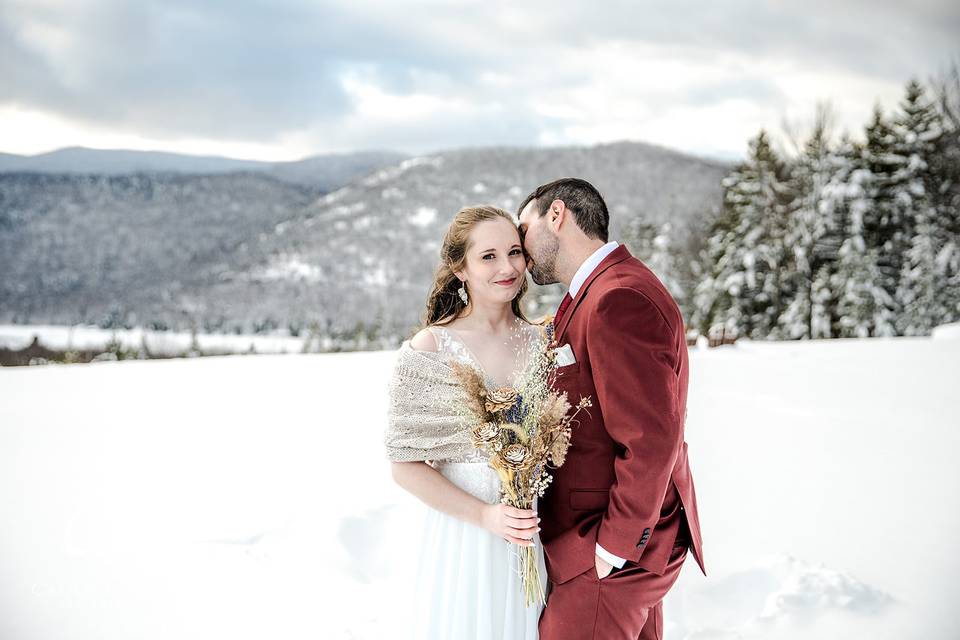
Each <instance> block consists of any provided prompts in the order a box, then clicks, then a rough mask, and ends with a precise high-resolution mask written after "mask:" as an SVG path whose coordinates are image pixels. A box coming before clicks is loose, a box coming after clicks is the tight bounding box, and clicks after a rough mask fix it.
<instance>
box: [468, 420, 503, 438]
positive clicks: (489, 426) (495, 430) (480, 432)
mask: <svg viewBox="0 0 960 640" xmlns="http://www.w3.org/2000/svg"><path fill="white" fill-rule="evenodd" d="M499 437H500V427H498V426H497V425H496V423H494V422H484V423H483V424H481V425H477V426H476V427H474V429H473V440H474V442H481V443H486V442H493V441H494V440H496V439H497V438H499Z"/></svg>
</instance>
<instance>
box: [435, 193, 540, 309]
mask: <svg viewBox="0 0 960 640" xmlns="http://www.w3.org/2000/svg"><path fill="white" fill-rule="evenodd" d="M497 217H501V218H503V219H505V220H507V221H509V222H510V224H512V225H514V227H516V224H515V223H514V222H513V218H511V217H510V214H509V213H507V212H506V211H504V210H503V209H500V208H498V207H494V206H491V205H479V206H474V207H464V208H463V209H460V211H458V212H457V215H455V216H454V217H453V221H452V222H451V223H450V226H449V227H448V228H447V233H446V235H445V236H444V237H443V245H442V246H441V247H440V264H439V265H438V266H437V270H436V273H435V274H434V277H433V288H432V290H431V291H430V295H429V296H428V297H427V313H426V315H425V316H424V324H425V325H427V326H429V325H435V324H440V325H443V324H449V323H450V322H452V321H453V320H455V319H456V318H458V317H460V314H461V313H463V310H464V309H466V308H467V305H466V303H464V301H463V300H461V299H460V295H459V294H458V293H457V290H458V289H459V288H460V285H461V284H463V285H464V286H466V284H465V283H461V282H460V278H458V277H457V276H456V273H455V272H457V271H460V270H461V269H463V268H464V267H465V266H466V264H467V246H468V244H469V241H470V232H471V231H472V230H473V228H474V227H476V226H477V225H478V224H479V223H481V222H485V221H487V220H496V219H497ZM521 277H522V278H523V282H522V283H521V284H520V289H519V291H517V295H516V296H515V297H514V299H513V301H512V302H511V303H510V308H511V309H513V314H514V315H515V316H517V317H518V318H520V319H522V320H524V321H527V318H526V316H525V315H523V309H522V302H523V296H524V294H526V292H527V286H528V285H527V278H526V274H525V273H524V274H523V275H521ZM469 293H470V291H469V289H468V290H467V294H468V295H469Z"/></svg>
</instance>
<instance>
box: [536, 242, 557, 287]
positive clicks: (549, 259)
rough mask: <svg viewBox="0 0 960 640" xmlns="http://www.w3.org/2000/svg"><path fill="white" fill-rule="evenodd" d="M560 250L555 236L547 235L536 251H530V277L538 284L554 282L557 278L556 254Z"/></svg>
mask: <svg viewBox="0 0 960 640" xmlns="http://www.w3.org/2000/svg"><path fill="white" fill-rule="evenodd" d="M559 252H560V241H559V240H557V238H556V236H552V235H547V236H546V240H545V241H544V244H543V245H542V246H540V247H539V250H538V251H537V252H536V253H531V254H530V257H531V258H533V266H532V267H530V277H531V278H532V279H533V281H534V282H536V283H537V284H539V285H547V284H554V283H556V282H559V280H558V279H557V275H556V271H557V254H558V253H559Z"/></svg>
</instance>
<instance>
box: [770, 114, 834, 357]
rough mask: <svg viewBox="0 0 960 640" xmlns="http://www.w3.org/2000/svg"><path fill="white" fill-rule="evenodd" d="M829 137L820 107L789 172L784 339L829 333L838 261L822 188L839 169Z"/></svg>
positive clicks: (827, 117) (781, 322)
mask: <svg viewBox="0 0 960 640" xmlns="http://www.w3.org/2000/svg"><path fill="white" fill-rule="evenodd" d="M829 136H830V114H829V111H828V110H827V108H826V107H824V106H821V107H819V108H818V112H817V117H816V121H815V124H814V129H813V132H812V134H811V136H810V139H809V140H808V141H807V142H806V144H805V145H804V148H803V151H802V153H801V154H800V156H799V157H798V158H797V160H796V162H795V163H794V166H793V168H792V169H791V171H790V190H791V193H792V195H793V197H794V201H793V203H792V205H791V208H790V215H789V217H788V219H787V228H786V235H785V244H786V248H787V254H786V264H785V265H784V266H785V269H784V275H783V277H782V282H783V293H782V298H783V299H784V300H787V301H788V302H787V303H786V307H785V309H784V311H783V313H782V314H781V315H780V317H779V318H778V319H777V322H778V324H779V325H780V328H781V333H782V334H783V335H784V336H785V337H788V338H811V337H830V335H831V329H830V325H831V321H830V315H829V314H830V306H831V305H830V301H831V299H832V296H831V295H830V290H829V275H830V265H829V264H828V262H830V261H836V257H837V252H838V249H839V246H837V244H836V243H831V242H830V240H832V238H828V236H829V235H830V234H831V233H834V232H835V231H836V227H835V225H834V224H833V219H832V217H831V216H829V215H824V213H825V212H824V206H823V203H824V199H825V193H824V191H825V189H826V188H827V185H829V184H830V181H831V179H832V177H833V175H834V174H835V173H836V172H837V170H838V169H839V167H838V158H837V156H836V155H835V154H834V153H833V152H832V151H831V149H830V143H829ZM835 235H836V234H835V233H834V236H835ZM825 241H826V242H825Z"/></svg>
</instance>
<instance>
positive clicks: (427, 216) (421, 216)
mask: <svg viewBox="0 0 960 640" xmlns="http://www.w3.org/2000/svg"><path fill="white" fill-rule="evenodd" d="M436 219H437V210H436V209H435V208H433V207H417V210H416V212H415V213H414V214H413V215H412V216H410V224H413V225H416V226H418V227H428V226H430V225H431V224H433V221H434V220H436Z"/></svg>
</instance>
